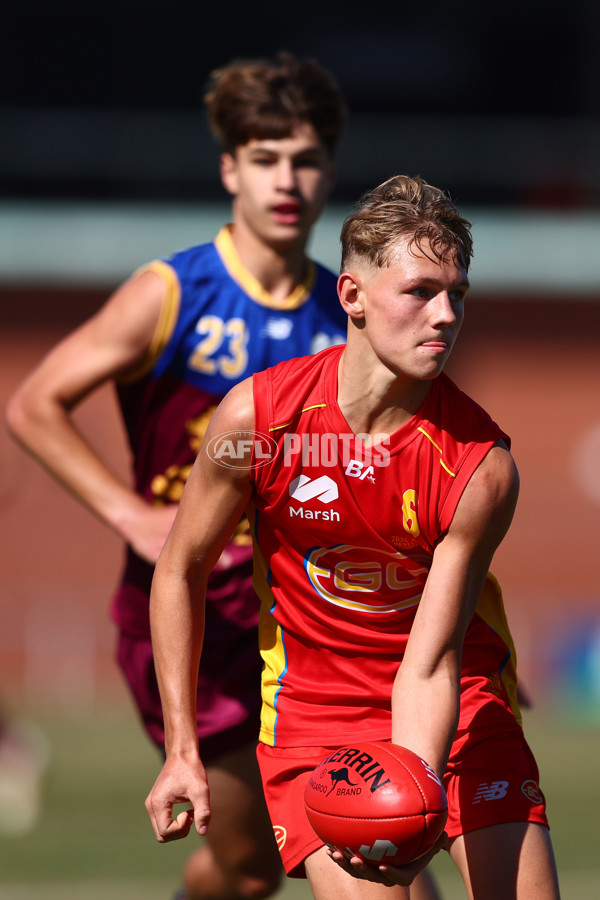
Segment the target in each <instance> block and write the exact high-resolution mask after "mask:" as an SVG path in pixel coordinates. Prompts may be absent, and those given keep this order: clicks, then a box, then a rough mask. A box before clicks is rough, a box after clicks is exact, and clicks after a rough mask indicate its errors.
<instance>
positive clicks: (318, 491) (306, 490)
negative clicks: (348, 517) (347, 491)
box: [290, 475, 339, 503]
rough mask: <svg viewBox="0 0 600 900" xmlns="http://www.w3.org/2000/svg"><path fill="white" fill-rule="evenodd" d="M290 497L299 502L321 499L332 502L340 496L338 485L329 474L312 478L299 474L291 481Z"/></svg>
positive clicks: (324, 501)
mask: <svg viewBox="0 0 600 900" xmlns="http://www.w3.org/2000/svg"><path fill="white" fill-rule="evenodd" d="M290 497H291V498H292V499H293V500H298V502H299V503H306V502H307V501H308V500H314V499H315V498H316V499H317V500H320V501H321V503H332V502H333V501H334V500H337V498H338V497H339V491H338V486H337V484H336V483H335V481H334V480H333V478H330V477H329V476H328V475H321V477H320V478H315V479H314V480H312V479H310V478H309V477H308V475H299V476H298V478H294V480H293V481H292V482H291V483H290Z"/></svg>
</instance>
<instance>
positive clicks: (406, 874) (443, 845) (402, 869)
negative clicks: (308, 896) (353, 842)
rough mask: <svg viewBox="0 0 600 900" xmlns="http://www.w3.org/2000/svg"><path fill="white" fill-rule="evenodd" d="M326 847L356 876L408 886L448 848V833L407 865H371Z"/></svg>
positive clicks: (334, 859)
mask: <svg viewBox="0 0 600 900" xmlns="http://www.w3.org/2000/svg"><path fill="white" fill-rule="evenodd" d="M325 849H326V853H327V855H328V856H329V857H330V859H332V860H333V861H334V862H335V863H337V864H338V866H340V868H342V869H344V871H346V872H348V874H349V875H352V876H353V877H354V878H359V879H362V880H363V881H372V882H374V883H376V884H385V885H386V886H387V887H393V886H394V885H401V886H402V887H408V886H409V885H410V884H412V882H413V881H414V879H415V878H416V877H417V875H418V874H419V872H420V871H421V870H422V869H424V868H425V866H427V865H428V864H429V863H430V862H431V860H432V859H433V857H434V856H435V855H436V853H439V852H440V850H447V849H448V835H447V834H446V832H445V831H444V832H443V834H442V835H441V836H440V838H439V840H438V841H437V843H436V844H435V846H434V847H432V848H431V850H429V851H428V852H427V853H425V854H424V855H423V856H420V857H419V858H418V859H415V860H414V862H412V863H408V864H407V865H405V866H387V865H381V866H378V867H377V868H376V867H375V866H369V865H368V864H367V863H365V862H364V860H362V859H361V858H360V857H359V856H353V857H352V858H351V859H348V858H347V857H345V856H344V854H343V853H342V852H341V851H340V850H331V849H330V848H329V847H326V848H325Z"/></svg>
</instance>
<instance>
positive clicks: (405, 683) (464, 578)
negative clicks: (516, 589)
mask: <svg viewBox="0 0 600 900" xmlns="http://www.w3.org/2000/svg"><path fill="white" fill-rule="evenodd" d="M518 491H519V480H518V474H517V470H516V467H515V464H514V462H513V459H512V457H511V455H510V453H509V452H508V450H507V449H506V447H505V446H504V445H503V444H502V445H496V446H494V447H493V448H492V449H491V450H490V452H489V453H488V454H487V456H486V457H485V458H484V460H483V461H482V462H481V464H480V465H479V467H478V468H477V469H476V471H475V472H474V474H473V476H472V478H471V480H470V481H469V484H468V485H467V487H466V489H465V491H464V493H463V495H462V497H461V499H460V501H459V503H458V506H457V509H456V512H455V514H454V518H453V520H452V523H451V525H450V528H449V529H448V531H447V533H446V534H445V535H444V537H443V538H442V540H441V541H440V542H439V544H438V546H437V547H436V549H435V551H434V554H433V563H432V567H431V571H430V573H429V576H428V578H427V583H426V585H425V589H424V591H423V596H422V598H421V602H420V603H419V608H418V610H417V614H416V616H415V621H414V624H413V627H412V630H411V634H410V637H409V641H408V645H407V648H406V653H405V655H404V660H403V662H402V665H401V666H400V668H399V670H398V674H397V676H396V681H395V684H394V690H393V698H392V720H393V725H392V740H393V741H394V742H395V743H398V744H401V745H403V746H406V747H409V748H410V749H411V750H413V751H415V752H416V753H418V754H419V755H420V756H421V757H423V759H425V760H427V762H429V764H430V765H431V766H433V768H435V770H436V771H437V772H438V774H439V775H440V776H441V775H442V774H443V772H444V770H445V767H446V762H447V759H448V754H449V752H450V746H451V743H452V741H453V739H454V735H455V731H456V726H457V723H458V714H459V701H460V671H461V655H462V648H463V641H464V636H465V632H466V629H467V627H468V625H469V622H470V620H471V618H472V616H473V613H474V612H475V608H476V606H477V602H478V600H479V597H480V595H481V591H482V589H483V584H484V581H485V578H486V575H487V572H488V569H489V566H490V563H491V561H492V557H493V555H494V552H495V551H496V549H497V547H498V546H499V544H500V542H501V541H502V539H503V538H504V535H505V534H506V532H507V530H508V528H509V526H510V523H511V521H512V517H513V514H514V510H515V506H516V502H517V497H518Z"/></svg>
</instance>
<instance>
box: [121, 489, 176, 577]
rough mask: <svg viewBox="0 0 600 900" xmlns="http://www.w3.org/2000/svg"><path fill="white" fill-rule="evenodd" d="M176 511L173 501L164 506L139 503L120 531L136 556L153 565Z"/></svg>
mask: <svg viewBox="0 0 600 900" xmlns="http://www.w3.org/2000/svg"><path fill="white" fill-rule="evenodd" d="M176 513H177V505H176V504H174V503H169V504H167V505H166V506H151V505H150V504H149V503H145V502H143V503H140V504H139V507H138V508H137V511H136V514H135V516H134V517H132V519H131V521H128V522H127V523H126V524H125V523H124V524H123V526H122V528H121V533H122V535H123V537H124V539H125V540H126V541H127V543H128V544H129V545H130V546H131V547H132V548H133V550H135V552H136V553H137V555H138V556H141V557H142V559H145V560H146V562H149V563H151V565H155V564H156V560H157V559H158V557H159V555H160V551H161V550H162V548H163V545H164V543H165V541H166V539H167V535H168V534H169V531H170V530H171V525H172V524H173V519H174V518H175V515H176Z"/></svg>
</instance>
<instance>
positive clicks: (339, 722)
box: [147, 176, 559, 900]
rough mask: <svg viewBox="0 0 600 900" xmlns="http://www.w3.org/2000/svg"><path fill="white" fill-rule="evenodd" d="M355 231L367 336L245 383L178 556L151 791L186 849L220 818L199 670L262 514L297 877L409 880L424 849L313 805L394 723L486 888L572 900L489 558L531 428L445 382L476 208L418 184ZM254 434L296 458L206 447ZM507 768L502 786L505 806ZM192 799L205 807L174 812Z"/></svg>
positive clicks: (466, 864) (163, 599)
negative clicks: (362, 746)
mask: <svg viewBox="0 0 600 900" xmlns="http://www.w3.org/2000/svg"><path fill="white" fill-rule="evenodd" d="M342 247H343V256H342V274H341V276H340V278H339V281H338V291H339V295H340V300H341V304H342V306H343V308H344V310H345V311H346V313H347V314H348V316H349V328H348V341H347V345H346V347H339V348H331V349H328V350H325V351H323V352H322V353H321V354H319V355H318V356H317V357H310V358H305V359H300V360H292V361H290V362H288V363H283V364H280V365H279V366H276V367H274V368H273V369H270V370H268V371H266V372H262V373H258V374H256V375H255V376H254V377H253V378H252V379H248V381H246V382H244V383H243V384H240V385H238V386H237V388H235V389H234V390H233V391H231V392H230V394H229V395H228V396H227V397H226V398H225V400H224V401H223V402H222V404H221V406H220V407H219V410H218V411H217V413H216V414H215V416H214V418H213V420H212V422H211V426H210V442H209V440H208V438H209V435H207V443H206V445H205V448H204V449H203V450H202V452H201V454H200V456H199V457H198V459H197V461H196V463H195V465H194V469H193V471H192V473H191V476H190V479H189V481H188V484H187V488H186V491H185V494H184V497H183V501H182V504H181V506H180V509H179V512H178V515H177V517H176V519H175V522H174V525H173V529H172V530H171V533H170V536H169V538H168V540H167V543H166V544H165V547H164V549H163V552H162V554H161V557H160V559H159V561H158V565H157V568H156V573H155V577H154V583H153V588H152V598H151V618H152V634H153V642H154V650H155V658H156V662H157V672H158V678H159V683H160V688H161V696H162V698H163V709H164V714H165V724H166V738H167V760H166V763H165V766H164V767H163V771H162V773H161V775H160V776H159V778H158V780H157V782H156V784H155V786H154V788H153V789H152V791H151V793H150V795H149V797H148V799H147V808H148V811H149V813H150V816H151V819H152V822H153V825H154V829H155V833H156V835H157V838H158V839H159V840H160V841H165V840H170V839H174V838H177V837H181V836H184V835H185V834H187V833H188V831H189V829H190V827H191V823H192V820H195V824H196V828H197V829H198V830H199V831H200V832H201V833H203V832H204V831H205V830H206V828H207V827H208V823H209V818H210V810H209V796H208V792H207V783H206V777H205V774H204V770H203V768H202V764H201V762H200V760H199V758H198V754H197V748H196V740H195V727H194V717H193V693H192V691H191V689H190V686H191V684H193V673H194V672H195V668H196V666H197V664H198V660H199V657H200V650H201V642H202V630H203V615H202V610H203V603H202V595H203V591H204V585H205V582H206V578H207V576H208V573H209V572H210V569H211V567H212V565H213V563H214V560H215V559H217V558H218V556H219V553H220V551H221V548H222V546H223V545H224V542H225V540H226V538H227V534H228V533H229V530H230V528H231V525H232V523H233V522H235V521H236V520H237V518H238V516H239V515H240V512H241V511H242V510H243V509H246V508H248V510H249V514H250V517H251V520H252V522H253V532H254V536H255V543H256V554H255V584H256V585H257V588H258V592H259V594H260V596H261V599H262V601H263V612H262V617H261V652H262V654H263V658H264V661H265V666H264V671H263V710H262V716H261V735H260V741H261V742H260V743H259V760H260V764H261V771H262V776H263V784H264V787H265V794H266V797H267V803H268V805H269V810H270V813H271V818H272V821H273V823H274V825H277V826H278V827H279V829H280V830H281V833H282V834H284V835H286V839H285V841H282V846H281V853H282V858H283V861H284V865H285V867H286V871H288V873H290V874H301V873H302V872H303V871H305V872H306V874H307V875H308V878H309V880H310V883H311V887H312V889H313V892H314V894H315V897H316V898H317V900H326V898H331V897H333V896H335V897H340V898H358V897H360V898H362V900H365V898H380V897H382V896H383V894H382V885H390V886H391V885H396V886H397V887H400V886H401V885H407V884H409V883H410V881H411V879H412V878H413V877H414V875H415V871H416V870H418V869H419V868H420V867H421V866H422V865H423V861H420V862H418V863H416V864H415V865H411V866H408V867H404V868H393V867H390V866H381V867H380V868H379V869H372V868H370V867H368V866H366V865H364V864H363V863H362V862H361V861H360V860H359V859H357V858H353V859H351V860H347V859H345V858H344V857H343V855H342V854H341V853H339V852H337V851H336V852H335V853H332V852H331V851H327V850H326V849H325V848H324V847H323V845H322V844H321V842H320V841H319V839H318V838H317V837H316V836H315V835H314V833H313V832H312V831H311V828H310V826H309V825H308V822H307V820H306V817H305V815H304V814H303V793H304V786H305V784H306V780H307V778H308V777H309V775H310V772H311V771H312V769H313V768H314V766H315V765H317V764H318V762H319V761H320V760H321V759H323V758H324V756H326V755H327V752H328V751H329V750H330V749H335V748H336V747H337V746H339V745H340V744H344V743H346V742H347V741H353V740H361V739H365V740H372V739H385V738H388V739H389V738H391V739H392V740H393V741H394V742H396V743H398V744H401V745H404V746H407V747H409V748H411V749H412V750H414V751H415V752H417V753H418V754H420V755H421V756H422V757H424V758H425V759H426V760H427V761H428V762H429V763H430V764H431V765H432V766H433V767H434V768H435V769H436V771H437V772H438V774H439V775H440V777H444V781H445V785H446V789H447V792H448V798H449V818H448V824H447V832H448V837H449V849H450V853H451V855H452V858H453V860H454V861H455V863H456V865H457V866H458V868H459V870H460V872H461V875H462V877H463V879H464V881H465V884H466V885H467V891H468V896H469V897H470V898H473V900H484V898H485V900H510V898H518V900H525V898H527V900H557V898H558V896H559V893H558V885H557V879H556V872H555V867H554V861H553V855H552V848H551V843H550V839H549V834H548V828H547V820H546V815H545V801H544V797H543V794H542V793H541V791H540V789H539V785H538V772H537V766H536V764H535V760H534V758H533V756H532V754H531V751H530V749H529V747H528V746H527V744H526V742H525V739H524V736H523V732H522V728H521V726H520V722H519V712H518V703H517V698H516V671H515V668H514V652H513V647H512V640H511V638H510V634H509V632H508V628H507V625H506V620H505V616H504V609H503V604H502V596H501V593H500V590H499V587H498V584H497V582H496V581H495V579H493V577H492V576H491V575H490V574H489V565H490V563H491V560H492V557H493V555H494V552H495V550H496V548H497V546H498V545H499V543H500V542H501V541H502V539H503V537H504V535H505V533H506V531H507V529H508V527H509V525H510V522H511V520H512V516H513V512H514V507H515V504H516V500H517V495H518V475H517V472H516V468H515V465H514V462H513V460H512V457H511V456H510V452H509V449H508V445H509V439H508V437H507V436H506V435H505V434H504V433H503V432H502V431H501V429H500V428H499V427H498V426H497V425H496V423H495V422H493V421H492V419H491V418H490V417H489V416H488V414H487V413H486V412H485V411H484V410H482V409H481V408H480V407H479V406H478V405H477V404H476V403H474V402H473V401H472V400H471V399H470V398H468V397H467V396H466V395H465V394H463V393H462V392H461V391H459V390H458V388H457V387H456V386H455V385H454V384H453V383H452V382H451V381H450V379H448V378H447V377H446V376H445V375H443V368H444V365H445V362H446V360H447V359H448V356H449V354H450V352H451V350H452V347H453V345H454V342H455V340H456V337H457V335H458V332H459V330H460V326H461V324H462V319H463V314H464V300H465V296H466V293H467V290H468V287H469V281H468V274H467V273H468V268H469V262H470V256H471V253H472V240H471V235H470V227H469V223H468V222H467V221H466V220H465V219H463V218H462V217H461V216H460V214H459V213H458V211H457V210H456V208H455V207H454V206H453V204H452V203H451V202H450V201H449V200H448V198H447V197H445V195H444V194H443V193H442V192H441V191H439V190H438V189H436V188H432V187H431V186H429V185H426V184H425V183H424V182H422V181H421V179H409V178H406V177H404V176H398V177H396V178H393V179H390V181H389V182H387V183H385V184H384V185H381V186H380V187H379V188H377V189H375V190H374V191H373V192H372V193H371V194H370V195H367V197H366V198H364V199H363V202H362V204H361V206H360V207H359V209H358V210H357V212H356V213H354V214H353V215H352V216H350V217H349V218H348V219H347V220H346V222H345V224H344V228H343V230H342ZM231 432H237V433H238V434H240V435H244V436H252V435H253V434H255V433H257V434H265V433H269V434H271V435H272V436H273V437H274V439H276V440H277V442H278V448H279V449H278V453H277V454H276V455H274V456H273V458H272V461H271V462H270V464H269V465H262V466H260V467H259V466H258V465H256V464H255V463H256V462H257V458H256V457H252V456H251V455H250V454H248V455H247V458H246V459H245V460H243V461H241V460H239V459H238V462H239V466H238V467H237V468H233V467H224V466H223V465H222V462H221V461H218V462H217V458H216V456H215V454H212V455H211V453H209V452H208V451H207V449H206V448H207V447H210V446H218V445H219V444H218V442H219V440H220V439H221V436H222V435H226V434H231ZM357 435H360V438H358V437H356V436H357ZM323 437H326V438H328V440H329V444H328V445H327V446H328V447H329V448H331V440H332V439H333V440H335V442H336V444H335V448H336V450H337V454H336V453H334V454H333V459H332V458H331V449H330V450H329V452H328V455H327V460H326V461H325V462H321V461H320V460H319V459H318V456H317V454H316V453H315V451H314V449H312V450H311V452H310V453H308V454H304V453H303V452H302V450H301V449H299V448H301V447H302V446H303V445H305V446H310V447H311V448H314V447H315V445H317V446H319V440H318V439H319V438H323ZM315 438H316V439H317V440H316V441H315ZM322 445H323V441H321V446H322ZM317 480H318V481H319V482H320V485H319V489H318V490H317V489H316V482H317ZM311 484H312V485H314V486H315V489H314V490H311V487H310V486H311ZM324 509H325V510H326V511H327V512H326V513H324V512H323V510H324ZM324 733H325V734H330V735H331V742H328V741H326V738H324V737H323V734H324ZM327 743H328V746H323V744H327ZM492 784H493V785H494V786H495V787H497V788H499V787H500V786H501V788H502V789H501V790H500V789H498V790H494V793H493V802H491V794H490V785H492ZM486 789H487V793H486ZM182 798H187V799H189V800H190V801H191V803H192V806H193V808H194V815H193V816H192V815H188V814H186V813H183V814H181V815H180V816H178V817H177V818H176V819H173V818H172V817H171V810H172V807H173V802H174V800H176V799H178V800H181V799H182ZM483 801H488V802H483ZM328 856H330V857H331V858H332V859H333V860H334V861H335V862H337V864H338V865H337V866H335V865H332V862H331V859H328V858H327V857H328ZM349 875H353V876H355V877H354V878H350V877H349ZM357 879H358V880H357ZM384 893H385V892H384Z"/></svg>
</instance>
